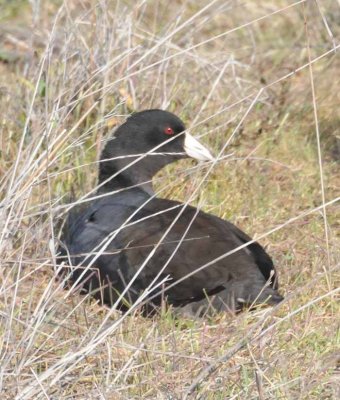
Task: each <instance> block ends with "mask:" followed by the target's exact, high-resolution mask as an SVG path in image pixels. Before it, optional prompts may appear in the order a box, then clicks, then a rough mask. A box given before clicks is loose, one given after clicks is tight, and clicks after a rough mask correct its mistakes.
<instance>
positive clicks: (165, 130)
mask: <svg viewBox="0 0 340 400" xmlns="http://www.w3.org/2000/svg"><path fill="white" fill-rule="evenodd" d="M164 133H165V134H166V135H173V134H174V130H173V129H172V128H170V126H168V127H167V128H165V129H164Z"/></svg>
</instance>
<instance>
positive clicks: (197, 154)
mask: <svg viewBox="0 0 340 400" xmlns="http://www.w3.org/2000/svg"><path fill="white" fill-rule="evenodd" d="M184 150H185V152H186V153H187V155H188V156H189V157H192V158H195V159H196V160H199V161H214V160H215V158H214V157H213V156H212V154H211V153H210V151H209V150H208V149H207V148H206V147H204V146H203V144H201V143H200V142H199V141H198V140H197V139H195V138H194V137H193V136H191V135H190V133H187V132H186V133H185V138H184Z"/></svg>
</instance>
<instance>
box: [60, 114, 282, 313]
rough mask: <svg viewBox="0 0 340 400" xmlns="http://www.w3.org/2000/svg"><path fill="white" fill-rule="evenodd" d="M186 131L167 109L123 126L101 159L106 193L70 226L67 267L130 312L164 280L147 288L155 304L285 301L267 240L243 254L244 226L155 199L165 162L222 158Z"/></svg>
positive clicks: (67, 229)
mask: <svg viewBox="0 0 340 400" xmlns="http://www.w3.org/2000/svg"><path fill="white" fill-rule="evenodd" d="M184 131H185V127H184V124H183V123H182V121H181V120H180V119H179V118H177V117H176V116H175V115H173V114H171V113H169V112H166V111H161V110H147V111H142V112H140V113H136V114H133V115H132V116H131V117H130V118H128V120H127V121H126V122H125V123H124V124H123V125H121V126H120V127H119V128H118V129H117V131H116V132H115V135H114V138H113V139H111V140H109V141H108V143H107V144H106V146H105V148H104V150H103V152H102V155H101V163H100V168H99V189H98V191H97V195H98V196H99V197H98V198H97V199H96V200H92V201H91V202H90V204H89V206H88V207H87V208H86V209H85V210H80V211H79V210H78V211H73V212H71V214H70V216H69V220H68V222H67V224H66V226H65V227H64V231H63V236H62V245H61V247H60V253H61V259H62V260H63V261H64V263H65V264H71V269H70V268H67V267H65V268H64V271H66V272H67V273H68V275H69V277H70V279H71V281H73V282H76V283H77V284H81V285H82V287H83V289H85V290H86V291H90V292H91V293H92V295H93V296H94V297H96V298H98V299H100V300H101V301H103V302H104V303H106V304H109V305H113V304H115V303H116V302H117V299H118V298H119V296H120V294H122V293H123V292H124V291H125V293H124V296H122V298H121V300H120V301H119V302H118V304H117V306H118V308H120V309H123V310H124V309H126V308H128V307H129V306H130V305H131V304H133V303H134V302H135V301H136V300H137V299H138V297H139V295H140V294H141V293H143V291H145V290H146V289H147V288H148V289H149V288H150V287H152V286H154V285H157V284H159V283H160V282H163V283H162V285H160V286H159V287H158V288H157V289H156V290H153V291H151V292H150V293H149V292H148V296H147V299H149V300H150V301H149V304H148V305H149V306H150V304H152V306H154V305H156V306H157V305H159V304H160V302H161V300H162V299H163V298H166V299H167V302H168V303H169V304H172V305H173V306H175V307H183V306H186V305H188V304H192V305H194V307H193V308H194V309H195V308H196V309H197V308H198V307H200V306H202V305H203V306H207V305H208V304H209V306H212V307H213V308H214V309H217V310H222V309H225V308H238V307H239V306H240V305H243V304H252V303H262V302H267V303H269V304H276V303H278V302H279V301H281V300H282V296H281V295H280V294H279V293H278V291H277V289H278V283H277V277H276V272H275V269H274V266H273V262H272V260H271V258H270V257H269V256H268V254H267V253H266V252H265V250H264V249H263V248H262V247H261V246H260V244H258V243H257V242H253V243H251V244H249V245H248V246H246V247H244V248H241V249H239V250H237V251H234V249H236V248H238V247H239V246H242V245H244V244H245V243H247V242H249V241H251V238H250V237H249V236H248V235H246V234H245V233H244V232H242V231H241V230H240V229H238V228H237V227H236V226H234V225H233V224H231V223H230V222H228V221H225V220H222V219H220V218H218V217H216V216H213V215H211V214H207V213H204V212H202V211H199V210H197V209H196V208H194V207H191V206H189V205H185V204H182V203H180V202H177V201H172V200H167V199H161V198H157V197H155V195H154V192H153V189H152V182H151V180H152V177H153V176H154V175H155V174H156V173H157V172H158V171H159V170H160V169H161V168H162V167H164V166H165V165H167V164H169V163H171V162H173V161H175V160H178V159H181V158H185V157H188V156H191V157H195V158H197V159H200V160H208V159H213V158H212V156H211V154H210V153H209V151H208V150H207V149H206V148H205V147H203V146H202V145H201V144H200V143H199V142H197V141H196V140H195V139H193V138H192V137H191V136H190V135H189V134H188V133H186V132H184ZM228 252H231V254H229V255H227V256H224V255H226V253H228ZM216 259H217V260H216ZM214 260H216V261H215V262H214ZM208 263H210V265H209V266H207V267H206V268H200V267H204V265H205V264H208ZM195 270H198V271H197V272H195V273H194V271H195ZM70 271H71V273H70ZM136 273H138V276H135V274H136ZM188 274H189V275H190V276H189V277H188V278H185V279H183V278H184V277H185V276H186V275H188ZM127 286H128V287H129V288H128V290H127V289H126V288H127Z"/></svg>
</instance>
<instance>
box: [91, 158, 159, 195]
mask: <svg viewBox="0 0 340 400" xmlns="http://www.w3.org/2000/svg"><path fill="white" fill-rule="evenodd" d="M134 161H135V159H134V158H132V157H129V158H127V159H119V160H114V161H101V163H100V168H99V189H98V192H109V191H110V192H111V191H116V190H120V189H129V188H133V187H138V188H139V189H141V190H143V191H144V192H146V193H148V194H149V195H153V194H154V191H153V187H152V178H153V176H154V175H155V174H156V173H157V172H158V171H159V170H160V169H161V168H162V167H163V165H159V163H150V160H148V157H145V158H143V159H142V160H140V161H137V162H136V163H134V164H132V165H129V164H131V163H133V162H134Z"/></svg>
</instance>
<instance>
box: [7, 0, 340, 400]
mask: <svg viewBox="0 0 340 400" xmlns="http://www.w3.org/2000/svg"><path fill="white" fill-rule="evenodd" d="M32 3H33V4H35V8H34V7H33V9H32V7H31V6H30V3H29V2H23V1H13V2H0V7H1V8H0V10H1V19H0V23H2V22H3V20H5V21H4V22H6V24H5V25H0V110H1V111H0V113H1V114H0V124H1V127H0V201H1V206H2V207H1V208H0V252H1V257H0V264H1V267H0V276H1V279H0V318H1V324H0V356H1V371H0V376H1V379H0V385H1V396H2V398H6V399H7V398H8V399H13V398H15V397H16V398H17V399H29V398H34V399H38V398H58V399H70V398H80V399H87V398H91V399H97V398H98V399H99V398H107V399H115V400H116V399H119V400H120V399H140V398H147V399H182V398H185V394H186V393H187V391H188V388H189V387H190V385H191V384H192V383H193V382H194V381H195V378H196V377H197V376H198V375H199V374H200V373H201V371H203V370H204V369H205V368H206V367H207V366H208V365H215V364H214V363H215V362H216V361H218V360H219V359H220V358H221V357H222V358H223V356H224V355H225V354H227V353H228V352H229V351H230V350H231V349H232V348H233V347H234V346H237V345H238V344H239V343H243V346H241V347H240V348H239V349H238V350H237V351H235V352H234V353H233V354H232V355H231V356H230V357H227V359H226V360H223V361H221V362H220V363H217V364H216V368H215V370H214V372H213V373H211V374H206V375H205V376H204V378H203V380H202V381H201V382H200V383H199V385H198V386H197V387H195V390H194V391H193V393H192V394H191V395H190V396H189V398H193V399H194V398H197V399H207V400H215V399H260V400H262V399H287V400H288V399H289V400H290V399H294V400H295V399H306V400H307V399H308V400H309V399H315V400H319V399H336V398H338V397H339V389H338V387H339V382H338V376H337V372H336V366H337V363H339V330H338V315H339V311H340V310H339V303H338V301H337V300H338V299H337V296H338V293H339V292H338V289H337V288H338V287H339V236H338V235H339V217H340V214H339V211H338V204H336V202H334V203H333V204H330V205H329V206H327V207H326V212H327V224H328V228H327V229H328V230H327V232H328V243H327V241H326V235H325V225H324V218H323V215H322V212H321V211H322V210H317V208H318V207H320V206H321V205H322V191H321V181H320V169H319V156H318V143H317V139H316V130H315V117H314V107H313V101H312V90H311V79H310V71H309V66H308V62H309V55H310V57H311V59H312V60H313V59H315V58H316V57H321V58H320V59H319V60H318V61H316V62H313V63H312V68H313V77H314V86H315V97H316V111H317V118H318V120H317V122H318V127H319V131H320V149H319V150H320V152H321V155H322V168H323V174H322V178H323V184H324V194H325V202H332V201H334V200H335V199H336V198H337V197H338V196H339V186H340V176H339V122H338V121H339V120H340V114H339V106H338V103H339V97H338V96H339V95H338V89H337V84H338V83H339V57H338V54H335V53H334V52H332V51H331V50H332V47H334V45H336V46H338V38H339V32H340V30H339V25H338V20H339V18H338V17H339V10H338V8H337V5H336V4H335V3H336V2H334V1H333V2H332V1H324V2H322V4H321V2H319V3H318V4H319V6H320V9H318V7H317V3H316V2H306V4H302V3H301V4H297V5H295V6H292V7H290V8H287V9H286V7H287V6H288V2H285V1H281V0H280V1H277V2H272V3H271V4H269V3H268V2H265V1H260V2H255V1H248V2H246V3H242V4H241V3H236V2H235V3H234V2H223V1H216V2H215V3H214V4H213V3H211V6H210V8H209V7H208V8H207V9H206V10H205V11H202V12H201V13H199V12H200V10H201V9H202V8H203V7H205V6H207V5H208V3H207V2H204V1H195V2H187V3H182V2H176V3H169V4H168V5H165V3H163V2H160V1H156V0H152V1H150V2H146V3H143V4H142V3H141V4H140V5H138V4H139V3H138V4H137V3H135V2H131V1H125V2H98V3H97V2H95V1H92V0H91V1H87V2H78V1H73V0H72V1H69V2H65V6H64V7H62V8H60V9H59V8H58V7H61V6H62V2H59V1H58V2H57V1H53V2H41V5H40V8H37V7H38V5H39V4H38V3H39V2H32ZM47 3H48V4H47ZM289 4H292V3H291V2H290V3H289ZM66 6H67V7H66ZM281 8H282V10H281V11H280V12H278V13H274V14H273V12H275V11H276V10H279V9H281ZM58 10H59V13H58ZM320 12H321V13H320ZM57 13H58V14H57ZM196 13H199V14H198V15H196V17H194V15H195V14H196ZM57 15H58V17H57ZM121 16H124V18H122V17H121ZM192 17H194V19H192V20H190V18H192ZM262 17H265V18H262ZM305 18H306V20H307V29H308V35H309V42H310V48H309V50H308V46H307V40H306V32H305V24H304V19H305ZM324 21H326V22H327V24H328V28H329V30H330V31H331V33H332V35H333V37H331V36H330V35H329V33H328V31H327V29H326V26H325V22H324ZM54 23H55V27H54V28H53V24H54ZM247 23H249V24H248V25H247V26H243V25H244V24H247ZM31 24H33V25H34V26H35V28H34V29H32V28H31V26H32V25H31ZM129 24H130V25H129ZM181 24H183V27H182V28H181V30H180V31H179V32H177V33H176V32H175V30H176V29H177V28H178V27H179V26H180V25H181ZM237 27H238V29H235V28H237ZM229 31H230V32H229ZM32 32H34V34H35V36H34V38H33V39H32ZM227 32H228V34H226V33H227ZM220 34H224V35H223V36H220V37H218V35H220ZM207 40H209V42H206V43H204V44H202V45H200V46H197V47H195V48H191V46H195V45H197V44H199V43H203V42H204V41H207ZM47 44H49V50H50V51H49V52H46V51H45V49H46V45H47ZM155 46H156V47H155ZM184 49H185V50H186V51H185V52H184V51H183V50H184ZM128 51H129V53H128ZM181 51H182V53H181V55H176V53H178V52H181ZM124 52H125V53H124ZM327 52H329V53H327ZM4 54H5V55H6V56H2V55H4ZM45 56H46V58H44V57H45ZM170 56H171V57H172V58H169V59H167V57H170ZM303 65H305V67H304V68H302V69H300V70H298V71H297V72H295V73H294V74H292V75H290V76H286V75H287V74H289V73H290V72H292V71H294V70H296V69H299V68H300V67H302V66H303ZM222 71H223V73H222ZM277 80H278V81H277ZM276 81H277V82H276ZM262 88H264V90H263V92H262V94H261V96H260V98H259V101H258V102H256V104H254V106H253V107H252V108H251V110H250V112H249V114H248V115H247V117H246V118H245V119H244V121H243V122H242V124H241V125H240V126H239V124H240V121H241V120H242V118H243V116H244V115H245V113H246V112H247V110H248V108H249V107H250V105H251V102H252V101H253V100H254V99H255V97H256V95H257V94H258V91H259V90H260V89H262ZM242 99H243V100H242ZM151 107H162V108H167V109H168V110H170V111H173V112H175V113H177V114H178V115H179V116H181V117H182V118H183V119H184V120H185V122H186V123H187V125H188V126H189V127H191V126H192V125H193V126H192V128H191V133H192V134H194V135H197V136H200V135H202V138H201V140H202V141H203V142H205V143H206V144H207V145H208V146H209V147H210V148H211V149H212V151H214V152H215V154H217V153H218V152H219V151H220V150H221V149H222V148H223V146H224V145H225V143H226V142H227V140H228V138H229V137H230V135H232V134H233V133H235V135H234V139H233V140H232V141H231V142H230V145H229V146H228V147H227V148H226V149H225V152H224V155H227V154H230V157H228V158H226V159H223V160H220V161H219V162H218V163H217V165H216V166H215V167H214V169H213V170H212V171H211V173H210V174H209V176H208V178H207V179H205V181H204V182H203V183H202V186H201V188H200V190H199V193H198V195H197V196H196V198H195V199H193V201H192V202H191V203H192V204H194V205H199V206H200V207H202V209H204V210H205V211H208V212H210V213H213V214H215V215H218V216H220V217H222V218H226V219H229V220H231V221H232V222H234V223H236V224H237V225H238V226H240V227H241V228H242V229H244V230H245V231H246V232H248V233H249V234H250V235H251V236H259V235H264V234H266V233H268V232H269V231H270V230H272V229H274V228H275V227H277V226H280V225H281V224H285V223H287V221H289V220H290V219H291V218H294V217H297V216H299V215H301V218H298V219H295V220H293V221H291V222H290V223H287V224H286V225H285V226H283V227H282V228H281V229H278V230H276V231H275V232H273V233H271V234H268V235H265V236H264V237H263V238H262V239H261V240H260V242H261V244H263V245H264V246H265V247H266V248H267V250H268V252H269V253H270V254H271V255H272V257H273V259H274V261H275V264H276V265H277V269H278V271H279V280H280V285H281V291H282V293H283V294H284V295H285V296H286V300H285V301H284V302H283V303H282V304H281V305H280V307H278V308H277V309H268V308H267V309H257V310H254V311H251V312H244V313H241V314H238V315H236V316H234V315H229V314H220V315H215V316H212V317H210V318H206V319H202V320H199V319H198V320H195V319H190V318H187V317H184V316H178V315H177V314H176V312H175V311H173V310H171V309H170V310H161V311H160V313H159V315H157V316H155V317H154V318H152V319H146V318H143V317H142V316H140V315H139V314H138V312H136V313H135V314H133V315H129V316H126V317H125V318H123V319H121V320H120V318H121V315H120V314H119V313H118V312H110V311H109V310H108V309H106V308H105V307H101V306H100V305H98V304H95V303H94V302H93V301H92V300H91V299H89V298H86V297H84V296H82V295H80V294H79V293H75V292H72V293H69V292H68V291H66V290H64V289H63V288H62V287H61V286H60V285H59V284H58V282H57V281H56V280H55V272H54V270H53V266H54V265H55V258H54V254H53V248H55V247H56V243H57V237H58V235H59V233H60V232H59V226H60V221H62V220H63V218H64V217H65V205H66V204H67V203H68V202H71V201H74V200H75V199H79V198H80V197H82V196H83V195H85V194H86V193H88V192H90V191H91V190H92V189H93V188H94V187H95V185H96V175H97V163H96V160H97V159H98V157H99V153H100V149H101V148H102V145H103V141H104V140H105V139H106V138H107V137H109V136H110V135H111V134H112V131H113V130H114V128H115V127H116V126H117V125H118V124H119V123H121V122H122V121H124V118H125V116H126V115H127V114H129V113H130V112H131V111H133V110H142V109H146V108H151ZM236 128H238V129H237V130H236V131H235V129H236ZM23 134H24V136H23ZM22 138H23V139H22ZM206 168H207V166H204V165H203V166H197V165H196V164H195V163H194V162H192V161H190V160H184V161H183V162H179V163H177V164H176V165H171V166H169V167H168V168H166V169H164V170H163V171H161V172H160V173H159V174H158V175H157V177H155V180H154V186H155V188H156V190H159V191H160V196H162V197H166V198H173V199H179V200H181V201H186V200H187V199H188V198H189V197H190V196H191V194H192V193H193V191H194V190H195V189H196V187H197V185H198V184H199V183H200V182H201V180H202V178H203V177H204V174H205V172H206ZM13 174H14V175H13ZM12 177H13V184H11V182H12V181H11V180H12ZM307 211H310V213H308V214H304V213H305V212H307ZM102 324H104V325H103V326H102ZM98 329H99V330H100V331H101V332H103V329H106V331H105V332H104V334H103V336H101V337H100V336H98V335H99V333H98ZM247 335H248V336H247ZM98 337H100V338H101V339H100V340H98V341H95V340H94V339H95V338H98ZM244 337H247V338H248V340H247V342H243V339H244Z"/></svg>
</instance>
